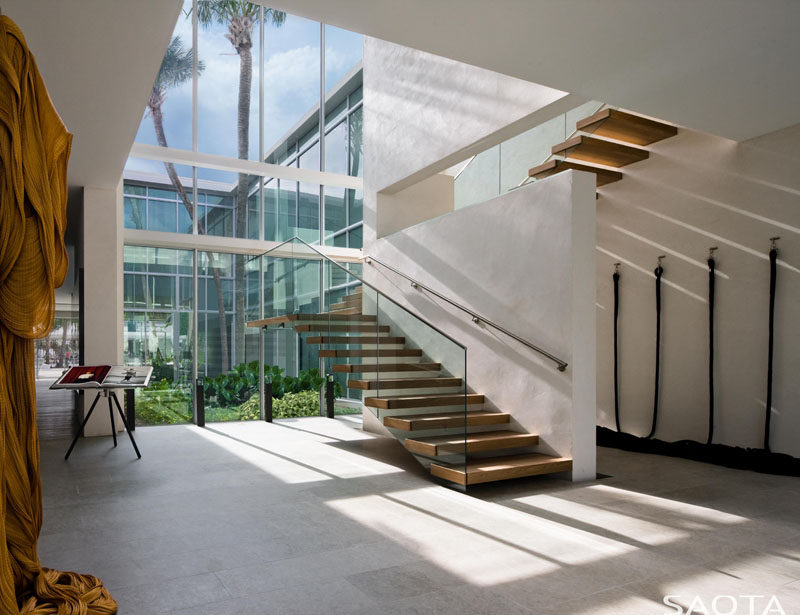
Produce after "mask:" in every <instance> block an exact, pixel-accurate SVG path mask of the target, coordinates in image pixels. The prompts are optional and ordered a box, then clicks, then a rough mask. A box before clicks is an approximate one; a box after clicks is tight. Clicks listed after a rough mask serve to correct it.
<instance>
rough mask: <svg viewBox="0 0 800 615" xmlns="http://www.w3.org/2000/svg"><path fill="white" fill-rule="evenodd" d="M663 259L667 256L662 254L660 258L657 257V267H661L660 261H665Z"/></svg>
mask: <svg viewBox="0 0 800 615" xmlns="http://www.w3.org/2000/svg"><path fill="white" fill-rule="evenodd" d="M665 258H667V255H666V254H662V255H661V256H659V257H658V266H659V267H661V261H662V260H663V259H665Z"/></svg>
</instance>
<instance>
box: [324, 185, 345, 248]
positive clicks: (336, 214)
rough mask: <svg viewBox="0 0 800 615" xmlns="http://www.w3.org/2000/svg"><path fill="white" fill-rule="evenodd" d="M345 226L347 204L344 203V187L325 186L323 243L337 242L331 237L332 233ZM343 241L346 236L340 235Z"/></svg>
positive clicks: (331, 243)
mask: <svg viewBox="0 0 800 615" xmlns="http://www.w3.org/2000/svg"><path fill="white" fill-rule="evenodd" d="M345 226H347V206H346V204H345V189H344V188H337V187H333V186H325V238H326V239H325V243H326V244H327V245H342V244H337V243H335V241H334V238H333V237H332V235H333V233H335V232H336V231H338V230H340V229H343V228H344V227H345ZM342 237H344V239H345V241H347V237H345V236H344V235H342Z"/></svg>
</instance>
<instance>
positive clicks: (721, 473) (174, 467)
mask: <svg viewBox="0 0 800 615" xmlns="http://www.w3.org/2000/svg"><path fill="white" fill-rule="evenodd" d="M136 438H137V440H138V442H139V446H140V448H141V450H142V454H143V458H142V460H141V461H137V460H136V457H135V456H134V454H133V450H132V449H131V447H130V443H129V442H128V441H127V439H122V440H120V446H119V447H118V448H117V449H112V447H111V442H110V438H92V439H88V440H82V441H81V442H79V444H78V446H77V448H76V450H75V452H74V453H73V455H72V457H71V458H70V460H69V461H68V462H65V461H64V460H63V454H64V451H65V449H66V446H67V442H66V441H57V440H56V441H48V442H43V443H42V458H43V459H42V474H43V481H44V494H45V502H44V505H45V515H44V520H45V521H44V528H43V530H42V537H41V540H40V548H39V552H40V556H41V560H42V563H43V564H44V565H46V566H50V567H55V568H60V569H66V570H78V571H82V572H90V573H93V574H96V575H97V576H99V577H100V578H102V579H103V580H104V581H105V583H106V585H107V586H108V587H109V588H110V589H111V591H112V594H113V595H114V597H115V598H116V599H117V600H118V601H119V604H120V613H121V614H122V615H150V614H158V615H168V614H192V615H204V614H211V613H214V614H225V615H234V614H238V613H242V614H247V615H260V614H262V613H264V614H266V613H269V614H271V615H275V614H277V615H283V614H302V615H311V614H316V613H320V614H335V613H342V614H344V613H353V614H359V615H368V614H369V615H372V614H390V615H394V614H399V613H418V614H420V615H421V614H425V615H429V614H450V613H452V614H459V615H470V614H478V613H498V614H502V615H516V614H531V613H537V614H542V615H551V614H556V613H558V614H561V615H563V614H569V613H576V614H577V613H586V614H592V615H594V614H598V613H599V614H603V613H615V614H618V613H622V614H628V613H630V614H635V615H643V614H649V613H653V614H662V613H675V612H678V610H677V609H678V608H679V607H675V608H670V607H668V606H666V605H665V604H664V603H663V601H662V600H663V598H664V596H666V595H673V596H675V597H674V598H671V599H670V600H671V601H672V602H674V603H675V604H679V605H682V611H683V612H686V611H688V609H689V607H694V612H695V613H699V612H709V613H714V612H715V611H714V610H713V607H712V602H713V601H714V599H715V597H716V603H714V605H713V606H714V607H716V608H717V612H720V613H734V612H738V613H750V612H754V613H759V614H760V613H762V612H764V611H765V609H766V608H767V607H768V606H769V607H771V608H772V610H770V611H768V612H770V613H779V612H785V613H787V614H789V613H800V479H794V478H787V477H776V476H768V475H762V474H755V473H750V472H741V471H736V470H730V469H726V468H719V467H715V466H710V465H704V464H700V463H695V462H691V461H685V460H680V459H670V458H665V457H657V456H647V455H638V454H633V453H625V452H620V451H616V450H610V449H601V450H600V451H599V471H600V472H602V473H603V474H608V475H610V476H611V477H610V478H606V479H603V480H599V481H596V482H592V483H583V484H578V485H573V484H571V483H568V482H566V481H562V480H555V479H547V478H539V479H529V480H522V481H515V482H509V483H506V484H505V485H502V486H484V487H481V488H478V489H475V491H474V492H471V493H470V494H469V495H465V494H462V493H459V492H456V491H452V490H449V489H446V488H444V487H441V486H438V485H436V484H434V483H432V482H431V481H430V480H429V479H428V478H427V476H426V475H425V473H424V472H423V471H422V469H421V468H420V467H419V466H418V465H417V464H416V462H415V461H414V460H413V459H412V458H411V457H410V456H408V455H407V454H406V453H405V452H404V450H403V449H402V448H401V447H400V446H399V445H398V444H397V443H396V442H395V441H394V440H390V439H385V438H378V437H373V436H371V435H368V434H365V433H362V432H361V431H358V430H356V429H354V428H353V423H352V419H349V421H348V420H347V419H338V420H335V421H331V420H328V419H322V418H319V419H317V418H311V419H296V420H286V421H281V422H280V423H275V424H273V425H268V424H265V423H259V422H253V423H231V424H214V425H210V426H209V427H208V428H207V429H199V428H196V427H192V426H172V427H151V428H139V429H137V430H136ZM746 596H763V597H758V598H748V597H746ZM698 600H699V601H700V602H702V604H703V605H704V606H705V610H704V611H703V610H701V609H700V608H699V607H700V602H698ZM734 600H735V601H737V602H738V605H739V610H738V611H734V610H732V608H731V607H732V604H733V602H732V601H734ZM775 601H777V602H778V603H779V605H780V607H781V608H782V609H783V611H779V610H777V609H776V608H775V604H776V602H775ZM751 603H752V605H753V609H752V610H751V609H750V605H751Z"/></svg>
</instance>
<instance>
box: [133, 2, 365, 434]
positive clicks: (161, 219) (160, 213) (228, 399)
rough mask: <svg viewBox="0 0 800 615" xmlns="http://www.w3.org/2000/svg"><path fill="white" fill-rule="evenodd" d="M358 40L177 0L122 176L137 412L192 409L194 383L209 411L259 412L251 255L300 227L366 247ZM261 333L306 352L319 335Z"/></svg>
mask: <svg viewBox="0 0 800 615" xmlns="http://www.w3.org/2000/svg"><path fill="white" fill-rule="evenodd" d="M362 46H363V41H362V37H361V36H360V35H357V34H354V33H352V32H347V31H345V30H341V29H339V28H334V27H332V26H327V25H324V24H320V23H318V22H314V21H310V20H307V19H303V18H301V17H298V16H294V15H291V14H288V13H284V12H282V11H277V10H273V9H272V8H269V7H266V6H262V5H260V4H256V3H246V2H242V3H221V2H209V1H205V0H186V1H185V2H184V5H183V10H182V12H181V14H180V16H179V18H178V21H177V23H176V26H175V30H174V33H173V37H172V39H171V41H170V44H169V47H168V49H167V51H166V53H165V56H164V61H163V63H162V65H161V69H160V71H159V73H158V77H157V79H156V81H155V83H154V86H153V89H152V91H151V92H150V96H149V98H148V101H147V105H146V108H145V110H144V113H143V117H142V122H141V125H140V127H139V131H138V133H137V137H136V143H135V144H134V146H133V148H132V150H131V155H130V157H129V159H128V163H127V165H126V168H125V176H124V184H123V186H124V199H123V200H124V203H123V207H124V226H125V229H126V230H125V243H126V248H125V322H124V323H123V329H124V331H125V360H126V361H128V362H131V363H147V364H151V365H153V366H154V368H155V375H154V379H153V385H152V387H151V390H150V391H145V392H143V393H141V394H140V397H141V401H140V404H139V405H140V406H142V404H144V406H142V407H143V411H142V412H139V413H138V415H139V418H140V420H141V422H144V423H148V422H150V423H153V422H155V423H158V422H180V421H188V420H191V418H192V412H193V408H194V404H193V398H194V397H196V396H197V395H203V396H204V400H205V402H206V404H205V406H206V413H207V418H208V420H225V419H237V418H252V404H253V402H254V401H257V395H258V385H259V382H258V380H259V378H258V376H257V375H255V376H254V375H253V370H254V369H256V368H254V367H253V366H254V364H256V365H257V364H258V363H259V360H260V354H261V352H262V342H263V339H262V337H260V333H259V331H258V329H253V328H248V327H247V326H246V323H247V322H248V321H250V320H255V319H258V318H259V317H261V316H262V315H263V305H262V304H263V299H262V297H263V296H264V284H265V282H264V280H265V279H267V278H268V276H266V273H265V272H262V271H261V265H260V261H258V260H257V259H253V256H254V255H256V254H258V253H259V252H263V251H265V250H267V249H269V248H270V247H272V246H274V245H275V244H276V242H280V241H283V240H286V239H289V238H291V237H294V236H298V237H300V238H302V239H303V240H305V241H307V242H309V243H313V244H317V245H319V246H320V247H321V249H323V250H325V249H328V248H327V247H326V246H331V247H335V248H336V249H340V250H341V249H342V248H345V249H347V248H352V249H360V247H361V224H362V222H361V180H360V179H359V178H361V177H362V173H363V169H362V164H361V158H362V156H361V151H362V137H361V104H362V103H361V98H362V96H361V53H362ZM320 126H323V127H324V130H323V131H322V134H323V138H322V139H320V132H321V131H320ZM323 174H324V175H323ZM329 174H335V175H333V176H332V175H329ZM265 347H268V352H267V354H269V355H270V356H269V357H267V358H266V360H267V361H270V362H273V363H274V364H282V365H285V366H286V369H287V373H294V374H296V373H298V371H299V370H303V369H309V368H312V367H313V363H314V361H313V359H312V357H311V355H310V354H309V351H310V350H311V349H310V348H297V347H296V344H288V343H287V344H280V343H277V342H276V343H274V344H272V345H270V344H267V345H266V346H265ZM198 385H199V386H198ZM229 385H230V386H229ZM229 389H230V390H229ZM234 389H235V391H234V392H233V393H231V391H233V390H234ZM148 396H149V397H148ZM157 396H158V398H159V399H161V400H166V403H165V407H164V408H162V410H161V411H160V412H155V411H153V410H151V409H149V408H147V403H148V399H151V398H152V399H154V398H156V397H157ZM245 402H247V403H248V404H249V405H247V406H246V411H245V410H243V409H242V408H244V407H245V406H244V405H243V404H245Z"/></svg>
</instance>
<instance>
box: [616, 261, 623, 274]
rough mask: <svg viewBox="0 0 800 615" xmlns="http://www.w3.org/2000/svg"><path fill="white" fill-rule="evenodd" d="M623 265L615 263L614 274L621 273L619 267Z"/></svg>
mask: <svg viewBox="0 0 800 615" xmlns="http://www.w3.org/2000/svg"><path fill="white" fill-rule="evenodd" d="M621 264H622V263H614V273H619V266H620V265H621Z"/></svg>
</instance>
